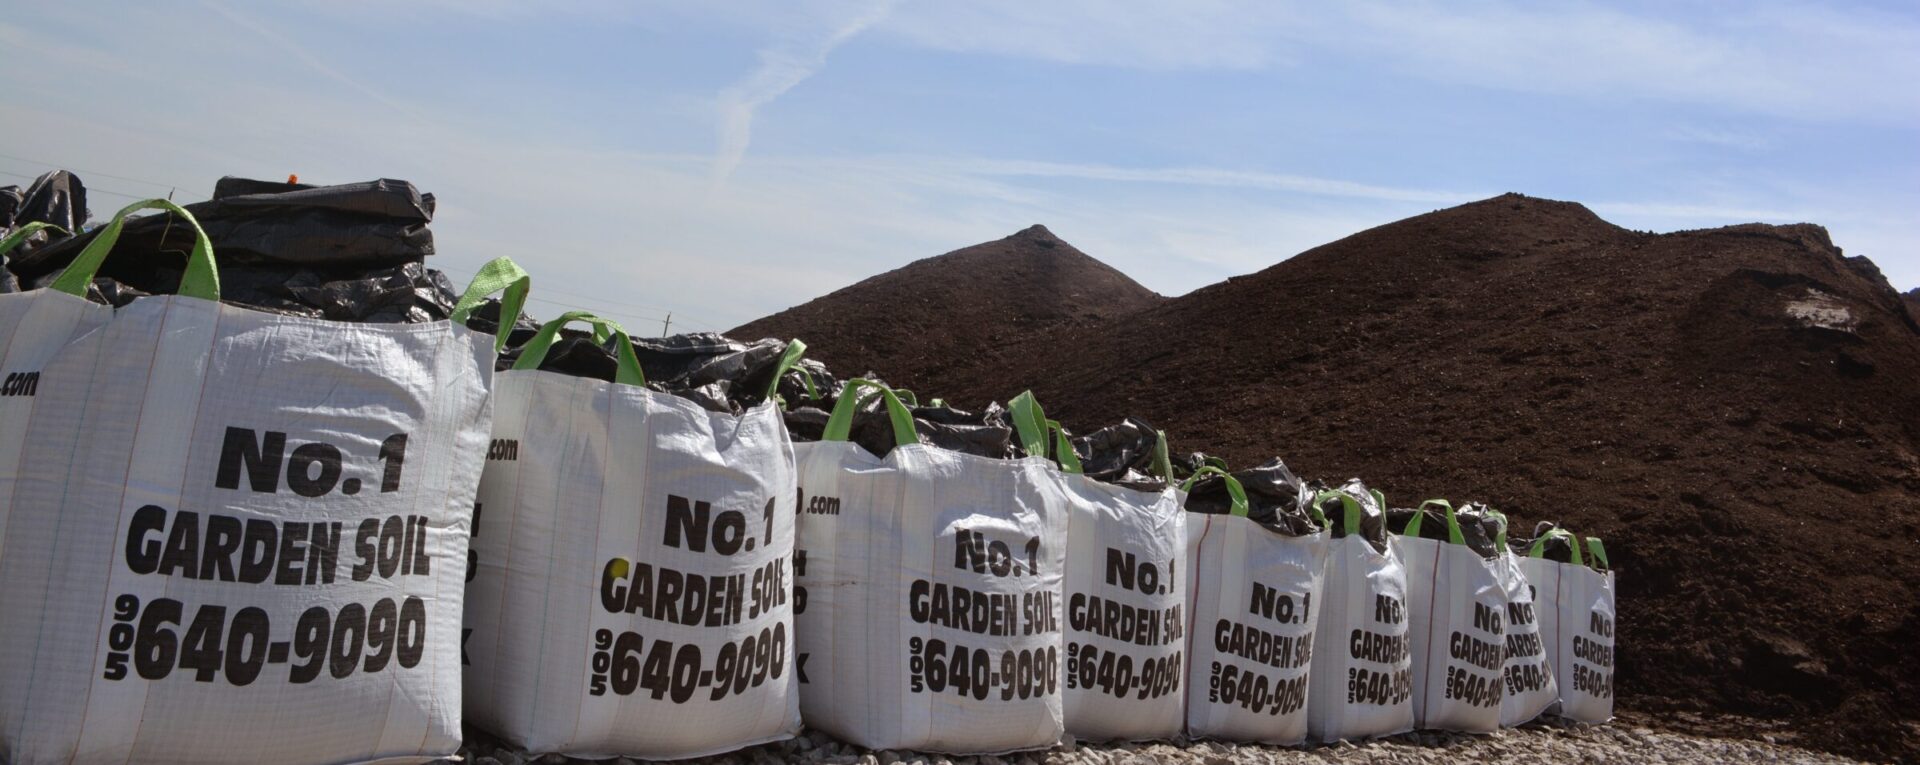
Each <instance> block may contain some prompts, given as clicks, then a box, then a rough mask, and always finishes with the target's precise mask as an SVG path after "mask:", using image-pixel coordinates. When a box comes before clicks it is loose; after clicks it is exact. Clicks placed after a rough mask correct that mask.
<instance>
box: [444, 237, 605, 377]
mask: <svg viewBox="0 0 1920 765" xmlns="http://www.w3.org/2000/svg"><path fill="white" fill-rule="evenodd" d="M532 285H533V277H530V276H527V272H526V271H525V270H523V269H521V268H520V264H518V263H515V262H513V259H511V258H494V259H493V260H489V261H487V264H486V265H484V266H481V267H480V271H479V272H478V273H475V274H474V275H473V281H472V282H471V283H469V284H467V291H466V292H465V293H463V294H461V295H460V302H458V303H454V304H453V313H452V314H450V315H448V317H447V318H448V319H449V320H451V321H453V323H455V324H465V323H467V317H468V316H471V315H473V309H475V308H479V307H480V303H481V301H484V300H486V299H487V296H488V295H492V294H493V293H496V292H501V293H505V294H502V295H501V296H500V332H499V334H497V335H495V336H494V338H493V352H494V354H495V355H498V354H499V353H500V352H501V351H504V350H506V349H507V336H508V335H511V334H513V324H514V322H516V321H519V320H520V309H522V308H525V307H526V305H527V290H528V288H529V287H531V286H532ZM600 330H601V327H600V326H599V325H595V327H594V331H595V332H596V333H598V332H599V331H600ZM594 340H595V341H596V342H603V343H604V342H606V340H607V339H606V338H605V337H603V336H600V335H598V334H596V335H595V336H594ZM545 352H546V351H545V350H544V349H543V350H542V351H541V353H542V354H545Z"/></svg>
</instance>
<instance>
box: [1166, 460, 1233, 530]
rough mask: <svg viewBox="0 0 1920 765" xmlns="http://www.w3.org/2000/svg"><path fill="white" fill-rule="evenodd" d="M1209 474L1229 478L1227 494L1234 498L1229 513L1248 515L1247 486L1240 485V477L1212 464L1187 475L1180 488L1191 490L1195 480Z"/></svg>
mask: <svg viewBox="0 0 1920 765" xmlns="http://www.w3.org/2000/svg"><path fill="white" fill-rule="evenodd" d="M1207 475H1217V476H1220V477H1221V478H1224V479H1226V480H1227V496H1229V497H1232V498H1233V506H1232V510H1231V511H1230V513H1229V514H1230V515H1237V516H1240V517H1242V518H1245V517H1247V488H1246V487H1245V486H1241V485H1240V479H1238V478H1235V477H1233V474H1232V473H1228V472H1227V471H1225V470H1221V469H1220V468H1217V467H1214V466H1212V465H1207V466H1204V467H1202V468H1200V469H1199V470H1195V471H1193V475H1190V476H1187V481H1186V483H1182V484H1180V490H1181V491H1188V490H1191V489H1192V488H1193V484H1194V482H1195V481H1198V480H1200V477H1201V476H1207Z"/></svg>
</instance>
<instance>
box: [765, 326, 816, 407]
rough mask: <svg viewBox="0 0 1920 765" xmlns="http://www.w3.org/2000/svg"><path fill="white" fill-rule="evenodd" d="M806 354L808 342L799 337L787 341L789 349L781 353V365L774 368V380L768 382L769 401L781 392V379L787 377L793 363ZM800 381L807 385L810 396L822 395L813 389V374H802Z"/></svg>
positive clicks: (808, 395) (767, 397) (798, 361)
mask: <svg viewBox="0 0 1920 765" xmlns="http://www.w3.org/2000/svg"><path fill="white" fill-rule="evenodd" d="M805 355H807V344H806V343H803V342H800V341H799V340H798V339H794V340H788V341H787V350H786V351H784V352H782V353H781V354H780V365H779V366H777V367H774V369H773V382H770V383H767V395H766V399H767V400H768V401H772V400H773V397H774V396H777V395H779V394H780V381H781V380H782V379H785V378H786V376H787V373H788V372H790V371H792V370H793V365H795V364H798V363H800V357H802V356H805ZM800 381H801V382H802V383H804V384H806V386H807V397H808V398H819V397H820V393H819V392H818V391H816V390H814V389H813V375H808V374H802V375H800Z"/></svg>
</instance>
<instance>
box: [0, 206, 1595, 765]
mask: <svg viewBox="0 0 1920 765" xmlns="http://www.w3.org/2000/svg"><path fill="white" fill-rule="evenodd" d="M327 188H337V187H327ZM298 191H300V190H299V189H292V190H289V189H274V188H269V189H265V190H263V191H261V193H263V194H266V195H267V196H274V195H285V194H290V193H295V192H298ZM240 196H246V195H245V194H242V195H240ZM429 199H430V197H429ZM427 206H428V207H429V208H430V206H431V205H430V203H428V205H427ZM148 208H157V209H160V210H163V211H164V212H165V214H164V215H156V216H148V217H144V218H134V217H131V215H132V213H134V212H136V211H139V210H143V209H148ZM279 209H282V210H293V209H297V208H296V207H286V206H283V207H282V208H279ZM248 214H249V215H254V213H248ZM398 217H400V218H403V219H404V218H405V217H406V216H405V215H398ZM303 219H304V218H303V217H302V216H301V215H291V214H290V215H289V216H288V217H285V218H280V219H276V218H273V217H272V216H271V215H266V214H264V213H261V214H259V215H258V216H256V217H252V218H249V219H248V220H249V221H251V222H250V223H249V224H248V226H238V227H235V228H229V229H216V230H215V231H209V230H208V229H206V228H203V227H202V226H201V225H200V224H199V222H198V221H197V219H196V217H195V215H194V214H193V212H192V210H191V209H182V208H179V207H176V206H173V205H171V204H169V203H165V202H161V201H157V200H156V201H150V202H143V203H139V204H136V205H133V206H130V207H129V208H127V209H126V210H123V211H122V212H121V214H119V215H117V216H115V218H114V219H113V221H112V222H111V223H109V224H108V225H107V226H104V227H101V228H98V229H95V230H93V231H91V232H86V233H84V234H82V235H80V236H78V237H74V238H72V239H65V240H60V241H57V242H53V243H47V242H45V241H41V240H35V241H36V242H38V243H37V244H36V245H35V254H36V255H37V256H39V257H43V258H44V257H47V256H46V252H47V250H48V248H50V247H57V246H66V247H70V248H73V249H74V250H75V251H74V252H72V253H71V254H70V255H69V256H63V260H64V265H63V266H61V267H60V268H59V269H57V270H56V271H54V272H52V273H51V274H50V275H38V276H29V277H27V279H26V283H27V284H30V285H44V286H35V287H34V288H32V289H28V290H26V291H23V292H16V293H7V294H0V326H4V327H6V330H5V332H6V336H5V339H4V341H3V342H0V369H4V372H5V373H6V375H7V383H6V385H5V386H4V389H3V390H4V392H5V395H3V396H0V614H5V618H4V619H0V761H8V762H18V763H37V762H56V761H57V762H71V761H94V760H116V761H142V762H257V761H263V760H273V761H279V762H288V763H305V762H313V763H332V762H375V761H378V762H418V761H425V760H429V759H433V758H436V757H440V756H444V755H447V754H450V753H451V752H453V751H454V750H455V748H456V747H457V746H458V742H459V739H460V736H461V730H462V727H461V726H462V723H463V721H464V722H467V723H471V724H473V725H474V726H476V727H478V728H480V729H484V730H487V731H489V732H492V733H494V734H496V735H499V736H501V737H503V738H505V739H507V740H508V741H510V742H512V743H513V744H515V745H517V746H519V747H521V748H523V749H526V750H528V751H531V752H538V753H549V752H553V753H563V754H570V755H576V756H584V757H613V756H639V757H647V758H661V759H672V758H685V757H695V756H702V755H707V754H713V753H718V752H724V751H729V750H733V749H737V748H740V747H744V746H749V745H752V744H755V743H760V742H766V741H772V740H778V739H782V738H786V737H790V736H793V735H796V734H797V733H798V732H799V731H800V730H801V729H802V726H803V725H804V726H810V727H814V728H817V729H822V730H825V731H827V732H829V733H832V734H834V735H836V736H839V737H841V738H844V739H846V740H848V741H851V742H854V743H857V744H861V745H864V746H868V747H871V748H875V749H882V748H885V749H917V750H925V751H940V752H952V753H989V752H1008V751H1016V750H1024V749H1035V748H1045V747H1050V746H1053V745H1055V744H1057V743H1060V742H1062V741H1065V740H1068V739H1070V738H1071V739H1079V740H1088V741H1094V740H1154V739H1168V738H1174V737H1178V736H1183V735H1188V736H1196V737H1211V738H1221V739H1228V740H1237V741H1258V742H1268V743H1275V744H1295V743H1300V742H1302V741H1307V740H1315V741H1331V740H1338V739H1343V738H1361V737H1367V736H1377V735H1388V734H1392V733H1397V732H1401V731H1404V730H1407V729H1410V728H1411V727H1414V726H1416V725H1418V726H1422V727H1442V728H1451V729H1456V730H1492V729H1494V728H1496V727H1498V726H1499V725H1500V724H1502V722H1503V721H1506V722H1507V723H1508V724H1512V723H1513V722H1517V721H1519V720H1521V719H1525V718H1530V717H1532V716H1533V715H1535V714H1538V713H1539V712H1540V711H1542V709H1545V708H1547V707H1548V706H1549V705H1556V704H1557V705H1558V707H1559V711H1560V713H1562V714H1564V715H1566V716H1568V717H1570V718H1573V719H1579V720H1586V721H1594V722H1598V721H1604V720H1605V719H1606V718H1607V717H1608V716H1610V714H1611V688H1612V685H1611V677H1612V626H1611V625H1612V574H1611V572H1603V571H1597V570H1595V569H1594V568H1593V567H1591V566H1589V565H1588V563H1589V562H1590V561H1594V560H1596V559H1597V560H1600V561H1604V550H1603V548H1601V546H1600V545H1599V544H1598V542H1597V540H1580V539H1578V538H1575V537H1573V536H1571V535H1570V534H1568V533H1567V532H1565V531H1564V530H1560V529H1554V528H1542V529H1540V530H1537V531H1536V537H1537V539H1536V540H1532V541H1516V542H1514V544H1516V545H1520V549H1522V550H1523V552H1521V553H1517V554H1516V553H1509V552H1506V550H1507V547H1506V546H1507V543H1508V540H1506V539H1505V533H1504V524H1503V523H1500V524H1497V525H1496V524H1495V522H1494V519H1496V518H1497V515H1496V514H1493V513H1490V512H1486V511H1483V510H1482V509H1480V508H1479V507H1478V506H1467V507H1463V508H1461V510H1460V511H1458V512H1455V511H1453V510H1452V509H1451V508H1450V506H1448V505H1444V504H1443V503H1430V504H1428V505H1426V506H1423V508H1422V509H1421V510H1419V511H1407V512H1399V511H1388V510H1386V509H1385V507H1384V504H1385V503H1384V500H1383V498H1381V497H1380V495H1378V494H1377V493H1375V492H1372V491H1370V490H1368V489H1367V488H1366V487H1365V486H1364V485H1362V484H1360V483H1358V482H1357V481H1355V482H1349V483H1348V484H1345V485H1342V486H1340V487H1337V488H1336V487H1327V486H1323V485H1318V484H1308V483H1305V482H1302V481H1300V480H1299V479H1297V478H1295V477H1294V476H1293V474H1292V473H1291V472H1290V471H1288V470H1287V468H1286V466H1285V465H1284V464H1282V463H1280V462H1279V461H1277V460H1276V461H1274V462H1271V463H1269V464H1267V465H1262V466H1259V467H1257V468H1253V469H1250V470H1242V471H1238V472H1232V473H1229V472H1227V471H1226V470H1224V469H1223V467H1224V466H1221V465H1219V464H1217V462H1214V461H1208V460H1205V459H1203V458H1199V457H1195V458H1192V459H1189V460H1183V461H1182V464H1181V465H1179V466H1176V465H1175V463H1174V461H1173V460H1171V459H1170V458H1169V454H1168V448H1167V445H1166V441H1165V438H1164V436H1163V435H1162V434H1160V433H1159V432H1158V431H1156V430H1154V429H1153V428H1152V427H1151V426H1150V425H1148V424H1146V423H1144V422H1140V421H1138V420H1129V421H1126V422H1123V423H1121V424H1119V425H1115V426H1114V427H1111V428H1107V429H1104V430H1101V431H1098V432H1095V433H1093V434H1090V435H1088V436H1084V437H1073V436H1072V435H1070V434H1069V433H1068V432H1067V431H1066V430H1065V429H1063V428H1061V427H1060V426H1059V423H1057V422H1054V421H1052V420H1049V419H1048V418H1047V416H1046V414H1045V412H1044V411H1043V410H1042V409H1041V407H1040V405H1039V403H1038V402H1036V401H1034V400H1033V397H1032V396H1031V395H1022V396H1020V397H1016V398H1015V399H1013V400H1012V401H1009V402H1006V403H1005V405H1004V406H1003V405H1000V404H997V403H996V404H991V405H989V406H987V407H985V408H983V409H981V410H979V411H967V410H961V409H959V408H956V407H954V406H952V405H950V404H948V403H947V402H944V401H941V400H939V399H929V400H927V401H925V402H922V401H920V400H919V399H918V398H917V397H915V396H913V395H911V394H910V393H907V392H905V391H896V390H895V389H893V388H891V387H889V386H887V385H886V384H885V383H883V382H880V381H878V380H877V379H873V378H872V377H871V376H870V375H869V376H868V377H866V378H855V379H849V380H841V379H837V378H835V377H834V376H833V375H831V374H830V373H829V372H828V371H827V370H826V369H825V368H824V367H822V366H821V365H819V364H818V363H815V362H813V361H811V360H808V359H805V358H804V355H805V351H806V349H805V346H804V344H802V343H800V342H798V341H787V342H783V341H779V340H766V341H760V342H754V343H739V342H734V341H732V340H729V339H726V338H723V337H719V336H713V335H704V336H681V337H678V338H665V339H658V340H648V339H640V338H632V337H630V336H629V335H628V334H627V333H626V332H625V330H624V329H623V328H622V327H620V326H619V325H617V324H615V323H613V322H609V321H606V320H603V319H599V318H596V317H593V316H591V315H587V314H583V313H568V314H564V315H561V316H559V317H557V318H555V319H553V320H552V321H548V322H544V323H542V322H535V321H533V320H531V319H529V318H527V317H525V316H524V315H523V308H524V305H525V301H526V299H527V295H528V292H529V290H530V289H531V286H532V280H531V279H530V278H529V277H528V276H527V274H526V273H525V272H524V271H521V270H520V269H519V267H518V266H516V265H514V264H513V263H512V262H510V261H506V260H504V259H503V260H499V261H495V262H493V263H489V264H487V266H486V267H484V268H483V269H481V271H480V273H479V274H478V275H477V276H476V277H475V279H474V282H473V284H472V285H470V286H469V287H468V288H467V290H466V291H465V293H464V294H459V295H455V294H453V293H452V291H451V290H450V289H436V290H434V292H436V293H445V294H443V295H439V297H436V298H435V299H434V300H432V301H430V302H433V303H435V304H436V305H443V306H444V311H442V310H439V309H433V310H425V309H422V311H421V312H420V313H417V314H410V316H411V318H405V319H402V320H398V321H394V320H390V319H386V318H378V317H377V316H376V314H377V312H376V313H370V314H360V315H359V318H357V319H355V320H346V321H342V320H334V319H332V318H329V317H328V316H327V315H325V312H324V311H323V312H322V314H321V315H303V313H302V311H301V310H281V309H279V308H275V307H274V306H267V305H258V304H250V303H244V302H236V301H231V300H227V299H226V298H227V294H226V293H225V292H224V291H223V289H222V287H223V284H224V283H225V281H226V280H227V277H228V276H229V275H230V274H233V273H238V272H237V271H232V270H230V269H229V268H228V267H227V266H226V265H224V264H223V263H222V262H221V261H219V260H217V259H216V250H217V249H220V248H224V247H225V245H226V244H227V243H228V241H229V238H231V241H232V242H233V243H234V249H235V251H236V252H246V251H247V250H246V247H247V244H246V243H247V242H258V241H267V240H271V239H273V237H274V236H275V235H276V232H278V233H279V234H285V233H287V232H289V231H295V230H299V223H300V221H301V220H303ZM276 221H277V222H276ZM236 225H237V224H236ZM156 226H159V227H160V228H159V229H158V230H157V231H156V229H155V227H156ZM169 226H178V227H180V228H181V229H183V230H185V231H186V232H188V233H190V234H191V237H190V238H189V239H188V240H187V241H185V242H184V244H183V251H184V253H185V257H184V259H183V260H184V265H183V266H182V267H181V268H179V269H177V270H178V275H177V276H176V277H174V278H173V279H172V282H171V283H170V284H171V289H169V288H168V287H167V286H166V285H165V284H163V283H158V282H144V283H142V284H141V285H136V286H135V287H134V289H133V290H129V291H128V292H127V293H125V294H128V295H129V296H128V297H126V299H125V301H124V302H120V301H114V300H111V299H108V298H109V297H110V294H107V293H110V292H113V291H111V290H106V289H103V288H102V284H103V281H102V277H101V276H100V274H102V273H109V272H111V273H117V274H121V275H124V276H127V278H133V279H135V280H136V281H138V280H139V278H140V277H139V276H137V275H136V274H137V269H130V268H125V267H122V268H120V269H119V270H114V269H113V268H111V267H112V266H113V265H114V264H116V263H120V262H122V261H125V260H129V259H138V258H141V257H145V258H148V259H150V260H154V261H156V262H170V261H167V257H168V256H167V255H165V254H164V253H168V252H170V250H171V245H167V244H165V242H168V241H171V240H170V237H173V236H174V234H173V233H171V230H170V229H169V228H168V227H169ZM249 227H251V228H249ZM27 228H28V227H26V226H22V227H19V228H18V229H17V230H16V231H15V234H16V235H14V236H9V237H8V239H7V241H6V242H4V243H0V254H5V251H6V249H7V248H8V246H9V245H16V244H20V243H26V242H28V240H30V239H33V237H35V236H43V235H44V234H45V232H46V231H47V230H48V229H47V228H46V227H44V226H37V227H33V228H35V229H36V230H34V231H26V229H27ZM136 229H138V230H141V231H146V232H147V235H149V236H151V237H153V238H150V239H148V240H146V242H147V243H146V244H143V245H139V246H130V245H126V244H124V242H125V241H126V240H124V239H123V238H122V237H123V236H124V235H126V233H127V232H129V231H134V230H136ZM236 231H250V232H253V233H252V234H250V235H248V236H242V235H241V234H238V233H234V232H236ZM20 232H26V233H24V234H21V233H20ZM216 233H217V235H216ZM416 233H424V232H423V231H421V232H416ZM254 234H257V236H253V235H254ZM249 236H253V238H249ZM223 237H225V238H223ZM373 239H374V240H375V241H383V240H382V238H381V237H378V236H375V237H373ZM279 241H283V242H287V241H295V240H293V239H288V238H286V237H284V236H283V237H281V238H280V240H279ZM314 241H324V238H320V239H316V240H314ZM385 241H395V240H392V239H388V240H385ZM413 241H415V242H418V241H419V238H418V237H415V238H414V239H413ZM216 245H219V246H220V247H216ZM155 250H158V251H159V253H162V254H159V255H156V253H155ZM221 251H224V250H221ZM275 252H277V253H278V254H277V255H275V256H274V257H277V258H281V259H283V260H292V261H298V260H300V259H302V258H307V257H308V255H307V254H301V253H303V252H306V251H304V250H301V249H300V248H298V247H291V246H283V247H280V248H278V249H276V250H275ZM256 255H257V253H255V254H253V255H245V256H242V258H241V259H242V260H246V261H252V260H254V259H255V256H256ZM171 257H173V258H174V259H175V260H181V259H182V258H180V257H179V256H177V255H174V256H171ZM403 265H413V266H419V265H420V264H419V263H418V262H414V263H410V264H403ZM11 267H12V262H10V263H9V268H11ZM354 267H356V268H360V267H369V268H371V267H388V266H381V265H380V264H378V263H361V264H359V265H357V266H354ZM365 274H366V272H365V271H362V272H360V275H361V276H365ZM106 283H118V284H123V285H124V284H127V282H125V281H122V280H121V279H120V277H112V278H110V279H108V280H107V282H106ZM149 286H151V287H154V288H155V289H157V290H159V292H156V293H155V294H151V295H147V294H138V295H135V294H131V292H133V291H138V292H141V293H145V292H148V291H149V290H148V289H147V287H149ZM283 286H284V285H283ZM115 290H117V288H115ZM496 295H497V296H498V298H497V299H494V298H493V296H496ZM442 298H443V299H442ZM413 307H415V308H418V305H415V306H413ZM283 308H284V307H283ZM303 310H304V309H303ZM576 327H577V328H576ZM42 383H45V384H44V385H42ZM1183 477H1184V479H1185V480H1184V481H1182V480H1179V479H1181V478H1183ZM1436 536H1439V537H1444V538H1443V539H1434V538H1433V537H1436ZM1481 540H1485V541H1486V543H1485V544H1483V545H1479V546H1469V545H1470V543H1478V542H1479V541H1481ZM1483 548H1484V549H1483ZM1422 556H1425V557H1422ZM1502 561H1505V562H1502ZM1469 564H1471V565H1469ZM1443 580H1444V581H1443ZM1517 583H1518V584H1517ZM1523 595H1524V596H1525V597H1522V596H1523ZM1515 624H1522V625H1526V628H1525V629H1510V625H1515ZM1526 635H1534V636H1535V637H1534V638H1532V639H1529V638H1527V637H1525V636H1526ZM1316 646H1318V647H1321V648H1322V650H1321V651H1319V652H1316V651H1315V650H1314V649H1315V647H1316ZM1490 665H1491V666H1490ZM1529 667H1531V669H1529ZM1543 684H1544V687H1545V688H1547V689H1551V690H1548V691H1546V692H1543V691H1542V686H1543ZM1522 697H1524V698H1525V699H1527V700H1526V701H1525V702H1524V707H1517V708H1516V709H1515V710H1513V713H1512V714H1513V717H1511V718H1507V717H1506V716H1505V704H1506V703H1507V702H1508V701H1512V700H1514V699H1517V698H1522ZM1489 708H1491V709H1492V710H1493V713H1494V716H1493V717H1492V718H1488V716H1487V714H1486V710H1487V709H1489ZM1488 719H1491V723H1489V722H1488Z"/></svg>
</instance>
